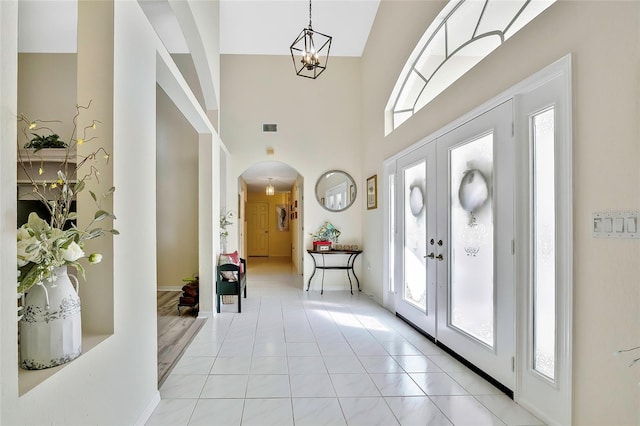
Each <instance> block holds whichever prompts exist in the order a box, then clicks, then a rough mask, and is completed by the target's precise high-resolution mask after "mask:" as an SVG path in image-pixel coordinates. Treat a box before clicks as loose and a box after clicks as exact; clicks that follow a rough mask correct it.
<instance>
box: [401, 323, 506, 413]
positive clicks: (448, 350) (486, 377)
mask: <svg viewBox="0 0 640 426" xmlns="http://www.w3.org/2000/svg"><path fill="white" fill-rule="evenodd" d="M396 316H397V317H398V318H400V319H401V320H402V321H404V322H406V323H407V324H408V325H409V326H411V328H413V329H414V330H416V331H417V332H418V333H420V334H422V335H423V336H424V337H426V338H427V339H428V340H429V341H431V342H432V343H434V344H435V345H436V346H437V347H439V348H440V349H442V350H443V351H445V352H446V353H447V354H448V355H451V356H452V357H453V358H455V360H456V361H458V362H460V363H461V364H463V365H464V366H465V367H467V368H468V369H469V370H471V371H473V372H474V373H476V374H477V375H478V376H480V377H482V378H483V379H484V380H486V381H487V382H489V383H491V384H492V385H493V386H495V387H496V388H497V389H498V390H499V391H500V392H502V393H504V394H505V395H506V396H508V397H509V398H511V399H512V400H513V391H512V390H511V389H509V388H508V387H506V386H505V385H503V384H502V383H500V382H499V381H497V380H496V379H494V378H493V377H491V376H490V375H488V374H487V373H485V372H484V371H482V370H481V369H479V368H478V367H476V366H475V365H474V364H473V363H471V362H469V361H468V360H467V359H465V358H463V357H462V356H460V355H459V354H457V353H456V352H455V351H454V350H453V349H451V348H450V347H448V346H446V345H445V344H443V343H442V342H440V341H438V340H436V338H435V337H433V336H432V335H430V334H429V333H427V332H426V331H424V330H422V329H421V328H420V327H418V326H417V325H415V324H414V323H412V322H411V321H409V320H408V319H407V318H405V317H403V316H402V315H400V314H399V313H397V312H396Z"/></svg>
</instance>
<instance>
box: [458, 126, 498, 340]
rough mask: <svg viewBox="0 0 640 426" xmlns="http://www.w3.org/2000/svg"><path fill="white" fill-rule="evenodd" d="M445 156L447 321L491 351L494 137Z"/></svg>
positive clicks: (480, 140) (465, 145)
mask: <svg viewBox="0 0 640 426" xmlns="http://www.w3.org/2000/svg"><path fill="white" fill-rule="evenodd" d="M449 155H450V157H449V158H450V169H449V170H450V175H449V184H450V188H451V189H450V191H451V193H450V197H451V205H450V210H449V211H450V214H451V216H450V221H451V222H450V230H451V234H450V241H451V250H450V256H451V258H450V259H449V261H450V274H451V276H450V280H449V286H450V287H449V295H450V298H449V303H450V310H449V315H450V316H449V321H450V322H451V325H452V326H454V327H456V328H458V329H459V330H461V331H463V332H464V333H466V334H468V335H470V336H472V337H474V338H476V339H478V340H480V341H481V342H483V343H485V344H487V345H489V346H491V347H493V345H494V317H495V316H494V272H493V269H494V261H493V257H494V247H493V231H494V229H493V206H492V202H491V200H492V190H493V188H492V181H493V133H489V134H487V135H484V136H482V137H479V138H476V139H473V140H471V141H469V142H467V143H465V144H463V145H458V146H457V147H455V148H453V149H451V150H450V154H449Z"/></svg>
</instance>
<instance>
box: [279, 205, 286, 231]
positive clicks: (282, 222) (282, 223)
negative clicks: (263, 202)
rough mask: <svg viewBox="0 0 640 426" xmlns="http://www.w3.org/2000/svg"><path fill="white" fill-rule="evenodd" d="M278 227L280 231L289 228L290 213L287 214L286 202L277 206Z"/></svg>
mask: <svg viewBox="0 0 640 426" xmlns="http://www.w3.org/2000/svg"><path fill="white" fill-rule="evenodd" d="M276 229H277V230H278V231H288V230H289V215H288V214H287V206H286V205H284V204H278V205H277V206H276Z"/></svg>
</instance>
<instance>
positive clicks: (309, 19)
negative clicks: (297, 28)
mask: <svg viewBox="0 0 640 426" xmlns="http://www.w3.org/2000/svg"><path fill="white" fill-rule="evenodd" d="M309 29H311V0H309Z"/></svg>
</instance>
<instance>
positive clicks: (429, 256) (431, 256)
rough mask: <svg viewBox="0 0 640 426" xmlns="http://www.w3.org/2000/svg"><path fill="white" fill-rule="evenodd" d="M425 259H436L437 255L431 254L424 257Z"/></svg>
mask: <svg viewBox="0 0 640 426" xmlns="http://www.w3.org/2000/svg"><path fill="white" fill-rule="evenodd" d="M424 257H428V258H429V259H433V258H435V257H436V255H435V254H433V252H431V253H429V254H428V255H426V256H424Z"/></svg>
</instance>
